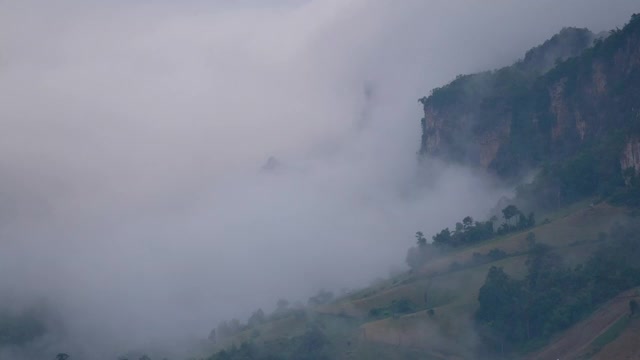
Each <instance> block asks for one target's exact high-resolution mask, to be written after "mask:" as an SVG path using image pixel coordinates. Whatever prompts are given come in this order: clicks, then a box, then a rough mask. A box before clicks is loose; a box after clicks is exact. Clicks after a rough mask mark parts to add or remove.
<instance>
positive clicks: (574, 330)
mask: <svg viewBox="0 0 640 360" xmlns="http://www.w3.org/2000/svg"><path fill="white" fill-rule="evenodd" d="M636 294H637V289H632V290H628V291H625V292H623V293H621V294H619V295H618V296H616V297H615V298H614V299H613V300H611V301H609V302H607V303H605V304H604V305H603V306H601V307H600V309H598V310H597V311H596V312H595V313H593V314H592V315H591V316H589V317H588V318H587V319H585V320H583V321H581V322H579V323H578V324H576V325H574V326H573V327H571V328H570V329H569V330H567V331H565V332H564V333H563V334H561V335H560V336H559V337H558V338H557V339H555V340H554V341H553V342H552V343H551V344H550V345H549V346H546V347H545V348H544V349H542V350H540V351H538V352H536V353H533V354H531V355H529V356H527V357H526V358H525V359H527V360H556V359H562V360H567V359H579V358H580V357H581V355H582V354H583V353H584V352H585V350H587V347H588V346H589V344H591V342H592V341H593V340H594V339H596V338H597V337H598V336H600V335H601V334H602V333H603V332H605V331H606V330H607V329H608V328H609V327H610V326H611V325H612V324H614V323H615V322H616V321H618V319H620V318H621V317H622V316H628V315H629V299H630V298H633V297H634V296H635V295H636Z"/></svg>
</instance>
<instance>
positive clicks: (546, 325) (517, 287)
mask: <svg viewBox="0 0 640 360" xmlns="http://www.w3.org/2000/svg"><path fill="white" fill-rule="evenodd" d="M638 256H640V226H639V225H637V224H633V225H628V226H619V227H616V228H614V229H613V230H612V232H611V235H610V237H609V239H608V240H607V241H606V242H605V243H603V244H602V245H601V246H600V248H599V249H598V250H597V251H596V252H595V253H594V254H593V255H592V256H591V257H590V258H589V260H588V261H587V262H586V263H585V264H584V265H579V266H577V267H575V268H573V269H571V268H568V267H566V266H565V265H564V263H563V261H562V259H561V258H560V257H559V256H558V254H557V253H555V252H554V251H553V250H552V249H551V248H550V247H548V246H546V245H542V244H535V245H534V246H533V248H532V250H531V251H530V253H529V255H528V258H527V262H526V265H527V275H526V277H525V278H524V279H522V280H516V279H513V278H511V277H510V276H509V275H508V274H507V273H505V272H504V270H502V269H501V268H498V267H492V268H491V269H490V270H489V273H488V274H487V278H486V281H485V284H484V285H483V286H482V288H481V289H480V292H479V294H478V302H479V308H478V310H477V312H476V319H477V321H478V323H479V325H480V328H481V329H483V333H484V334H485V341H486V342H487V343H488V344H490V346H491V347H492V348H493V349H494V350H496V351H497V350H498V349H500V351H502V349H504V348H505V347H506V348H511V349H526V348H528V347H530V346H531V345H532V344H539V343H541V342H544V341H545V340H546V339H548V338H549V337H550V336H551V335H553V334H555V333H556V332H558V331H560V330H563V329H566V328H567V327H569V326H571V325H572V324H574V323H576V322H577V321H578V320H580V319H582V318H584V316H585V315H587V314H589V313H590V312H592V311H593V310H594V309H595V307H597V306H598V305H600V304H602V303H604V302H605V301H607V300H609V299H611V298H612V297H613V296H615V295H617V294H618V293H620V292H621V291H623V290H626V289H629V288H632V287H634V286H637V285H640V264H638V262H637V259H638Z"/></svg>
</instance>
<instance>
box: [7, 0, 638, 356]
mask: <svg viewBox="0 0 640 360" xmlns="http://www.w3.org/2000/svg"><path fill="white" fill-rule="evenodd" d="M634 10H635V11H637V10H638V5H637V3H636V2H635V1H631V0H629V1H624V0H615V1H584V0H581V1H578V0H569V1H563V2H561V3H558V2H557V1H550V0H544V1H541V0H535V1H534V0H531V1H517V2H514V1H503V0H495V1H483V2H479V1H469V0H466V1H462V0H460V1H429V2H426V1H418V0H406V1H401V2H398V1H390V0H381V1H377V2H373V1H365V0H357V1H338V0H325V1H319V0H315V1H271V2H267V1H248V0H247V1H208V2H205V1H197V0H190V1H180V2H178V1H176V2H171V1H151V0H139V1H134V2H131V1H98V0H94V1H72V0H61V1H56V2H55V4H54V2H46V1H35V0H21V1H9V0H7V1H0V24H1V25H0V122H1V123H2V125H3V131H2V133H1V134H0V170H1V174H2V176H0V215H1V216H0V295H1V297H2V298H3V299H5V300H4V302H5V303H6V304H8V305H7V306H9V307H12V308H20V307H27V306H30V305H31V304H35V303H40V302H45V303H47V304H48V306H50V307H51V308H53V309H55V311H56V312H57V314H59V318H60V319H61V320H60V321H61V323H62V325H61V327H60V329H64V330H60V333H59V334H56V335H55V341H59V343H55V342H54V345H47V344H45V345H42V346H51V347H52V348H56V346H58V347H59V346H60V345H56V344H64V346H66V347H67V348H68V349H71V350H68V351H69V352H71V351H72V350H75V351H78V352H80V353H83V354H84V355H83V356H84V358H91V356H94V357H95V358H106V357H109V356H111V357H114V356H115V355H117V354H119V353H121V352H123V351H126V350H127V349H132V348H139V347H144V346H146V344H150V343H155V342H164V343H168V342H174V341H178V340H177V339H184V338H204V337H206V335H207V333H208V331H209V330H210V329H211V328H213V327H215V325H216V324H217V323H218V322H219V321H222V320H228V319H231V318H233V317H238V318H244V317H246V316H247V315H248V314H249V313H250V312H251V311H253V310H255V309H257V308H263V309H265V311H269V310H271V309H272V308H273V307H274V306H275V303H276V301H277V300H278V299H279V298H286V299H289V300H291V301H296V300H299V301H303V302H304V301H306V298H307V297H309V296H310V295H313V293H314V292H316V291H317V290H319V289H321V288H326V289H331V290H338V289H342V288H357V287H362V286H366V285H367V284H368V283H369V282H370V281H372V280H373V279H375V278H378V277H384V276H386V275H387V274H388V272H389V270H390V269H392V268H402V267H403V266H404V257H405V254H406V251H407V249H408V248H409V247H410V246H412V245H413V242H414V238H413V234H414V233H415V232H416V231H418V230H420V231H423V232H424V233H425V234H427V235H430V234H433V233H434V232H435V231H437V230H439V229H441V228H443V227H445V226H449V225H450V224H451V223H453V222H454V221H455V220H457V219H460V218H462V217H463V216H465V215H472V216H474V217H482V216H484V215H486V213H487V211H488V210H489V209H490V208H491V207H492V206H493V205H494V204H495V202H496V200H497V199H498V198H499V197H500V196H502V195H504V194H508V193H509V191H510V190H509V189H508V188H503V187H500V186H499V184H497V183H496V182H495V181H494V180H493V179H491V178H490V177H489V176H488V175H486V174H482V173H479V172H478V171H477V170H473V169H465V168H462V167H459V166H455V165H451V164H442V163H437V162H435V161H427V163H428V164H426V165H425V164H423V165H419V163H418V161H417V155H416V152H417V150H418V148H419V139H420V126H419V120H420V118H421V117H422V114H421V108H420V106H419V104H418V102H417V99H418V98H420V97H422V96H424V95H425V94H428V93H429V91H430V90H431V89H432V88H434V87H436V86H441V85H443V84H445V83H447V82H448V81H450V80H451V79H452V78H454V77H455V76H456V75H457V74H461V73H468V72H474V71H481V70H486V69H493V68H496V67H500V66H504V65H508V64H510V63H512V62H513V61H515V60H517V59H518V58H519V57H521V56H523V54H524V52H525V51H526V50H527V49H529V48H531V47H532V46H535V45H537V44H539V43H541V42H543V41H544V40H545V39H547V38H548V37H550V36H552V35H553V34H554V33H556V32H557V31H559V30H560V29H561V28H562V27H565V26H578V27H588V28H590V29H591V30H592V31H594V32H599V31H602V30H607V29H610V28H615V27H616V26H622V24H623V23H624V22H625V21H627V20H628V18H629V16H630V15H631V14H632V13H633V12H634ZM270 159H271V160H270ZM52 342H53V340H52ZM61 350H65V349H61Z"/></svg>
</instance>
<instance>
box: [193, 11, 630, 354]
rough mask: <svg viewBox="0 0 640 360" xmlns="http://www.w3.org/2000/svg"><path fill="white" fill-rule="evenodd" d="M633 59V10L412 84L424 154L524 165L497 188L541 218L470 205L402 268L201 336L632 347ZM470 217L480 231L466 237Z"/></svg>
mask: <svg viewBox="0 0 640 360" xmlns="http://www.w3.org/2000/svg"><path fill="white" fill-rule="evenodd" d="M639 59H640V16H638V15H634V16H633V17H632V18H631V21H630V22H629V24H627V25H626V26H625V27H624V28H623V29H621V30H616V31H613V32H611V33H610V34H608V36H606V37H596V36H594V35H593V34H592V33H591V32H590V31H588V30H586V29H573V28H567V29H564V30H562V31H561V32H560V33H559V34H557V35H556V36H554V37H553V38H551V39H550V40H549V41H547V42H545V43H544V44H542V45H540V46H538V47H536V48H534V49H532V50H530V51H529V52H527V54H526V55H525V56H524V58H523V59H522V60H520V61H519V62H517V63H516V64H513V65H512V66H509V67H505V68H502V69H499V70H495V71H489V72H484V73H480V74H473V75H464V76H459V77H458V78H457V79H456V80H454V81H453V82H452V83H450V84H448V85H446V86H443V87H441V88H438V89H435V90H434V91H433V92H432V94H431V95H430V96H429V97H424V98H422V99H420V102H421V103H422V105H423V108H424V114H425V115H424V118H423V119H422V142H421V149H420V153H421V154H422V156H424V157H440V158H443V159H446V160H447V161H454V162H459V163H463V164H466V165H471V166H475V167H479V168H483V169H484V170H486V171H489V172H493V173H494V174H496V175H497V176H498V177H500V178H501V179H503V180H504V181H507V182H511V183H520V181H521V179H522V175H523V174H525V173H527V172H530V171H532V170H535V171H536V172H537V175H536V177H535V178H534V180H533V182H531V183H528V184H520V186H519V187H518V191H517V196H516V197H515V198H514V199H511V200H508V202H509V203H510V204H517V205H518V206H519V207H527V208H532V209H535V210H536V211H538V213H539V214H540V212H542V213H544V214H545V220H544V221H542V222H538V223H537V224H536V223H535V221H534V216H533V214H531V215H530V217H526V216H525V215H524V214H522V213H520V215H519V219H518V216H516V217H515V218H516V220H517V221H518V225H512V224H511V223H510V220H509V218H507V215H506V214H505V220H506V225H505V224H502V225H501V228H499V229H498V231H494V227H493V225H494V223H495V221H493V220H490V221H487V222H477V221H476V222H474V221H473V219H471V218H470V217H469V218H465V220H468V221H465V220H463V222H464V224H462V223H460V224H456V227H457V228H456V230H454V231H452V232H449V230H448V229H445V230H446V231H445V232H446V234H444V235H442V236H443V237H444V238H446V239H455V238H456V236H457V237H458V238H459V239H462V240H460V241H458V240H459V239H458V240H456V241H453V240H451V241H449V242H438V241H435V240H436V239H437V237H438V235H436V236H434V243H431V244H429V243H428V242H427V239H426V238H425V237H424V236H423V234H421V233H419V234H417V235H418V236H417V238H418V246H417V247H416V248H415V249H416V250H414V254H417V255H416V256H417V257H418V259H417V260H418V261H413V262H412V263H411V265H412V270H410V271H408V272H405V273H402V274H399V275H397V276H394V277H391V278H389V279H386V280H384V281H379V282H377V283H375V284H373V285H371V286H369V287H365V288H363V289H360V290H358V291H355V292H351V293H348V294H344V295H342V296H339V297H337V298H334V297H333V296H332V294H328V293H326V292H325V293H320V294H318V295H317V296H315V297H313V298H312V299H310V302H309V306H306V307H289V306H288V305H287V304H285V303H282V306H281V307H280V306H279V308H278V310H277V311H276V312H274V313H273V314H271V315H269V316H265V315H264V314H262V312H261V311H259V312H256V313H254V316H252V319H250V321H249V322H248V323H247V324H244V325H243V324H240V323H239V322H237V321H235V322H232V323H231V324H225V326H223V327H222V328H220V327H219V328H218V331H217V332H212V337H211V339H212V341H213V342H215V344H214V345H212V346H211V347H209V348H207V349H206V351H205V352H209V353H211V352H216V353H215V354H214V355H213V356H211V357H210V359H211V360H219V359H227V360H228V359H370V358H376V359H472V358H489V359H496V358H500V357H502V358H508V359H513V358H526V359H539V358H563V359H564V358H574V359H588V358H594V359H605V358H624V356H627V355H629V354H637V353H638V351H639V350H638V346H637V344H636V343H634V340H633V339H637V338H635V337H634V336H637V334H638V331H640V330H639V329H640V323H638V321H640V320H638V319H637V318H636V317H628V316H627V314H628V311H629V307H628V301H629V299H634V298H635V297H636V295H637V292H636V290H635V289H634V288H636V287H637V286H639V285H640V283H639V280H638V279H640V267H638V264H637V261H635V260H634V259H636V258H637V256H640V246H639V244H640V239H638V236H639V234H640V228H638V226H637V219H636V218H635V216H636V213H637V209H636V207H637V206H638V205H640V178H639V173H640V112H639V111H638V108H639V107H640V60H639ZM505 209H506V208H505ZM458 227H459V228H458ZM472 231H480V232H482V234H481V235H478V233H476V234H475V235H474V236H475V237H473V241H468V239H467V240H465V239H466V238H465V237H464V236H467V235H468V234H471V233H472ZM465 234H467V235H465ZM445 235H446V236H445ZM463 235H464V236H463ZM470 236H471V235H469V238H471V237H470ZM424 249H429V251H431V252H429V253H428V252H426V250H424ZM434 249H435V250H434ZM410 254H411V252H410ZM414 260H415V259H414ZM258 314H260V316H257V315H258Z"/></svg>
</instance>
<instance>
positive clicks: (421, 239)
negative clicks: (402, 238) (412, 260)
mask: <svg viewBox="0 0 640 360" xmlns="http://www.w3.org/2000/svg"><path fill="white" fill-rule="evenodd" d="M416 240H417V243H418V246H426V245H427V238H425V237H424V234H423V233H422V231H418V232H417V233H416Z"/></svg>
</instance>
